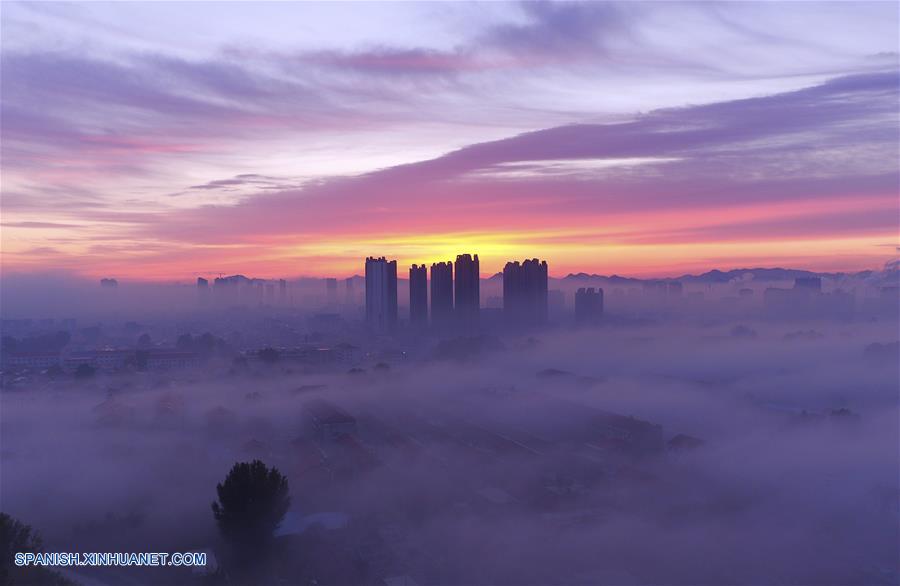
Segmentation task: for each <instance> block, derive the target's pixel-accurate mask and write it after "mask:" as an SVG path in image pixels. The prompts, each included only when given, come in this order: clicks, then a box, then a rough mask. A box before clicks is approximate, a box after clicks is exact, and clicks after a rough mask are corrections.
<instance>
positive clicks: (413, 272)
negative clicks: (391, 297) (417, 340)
mask: <svg viewBox="0 0 900 586" xmlns="http://www.w3.org/2000/svg"><path fill="white" fill-rule="evenodd" d="M409 321H410V323H412V324H416V325H420V326H421V325H425V324H427V323H428V269H427V268H426V267H425V265H413V266H411V267H409Z"/></svg>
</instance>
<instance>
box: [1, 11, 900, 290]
mask: <svg viewBox="0 0 900 586" xmlns="http://www.w3.org/2000/svg"><path fill="white" fill-rule="evenodd" d="M211 11H215V13H216V18H215V19H210V18H209V14H210V13H211ZM361 16H362V17H361ZM212 21H215V22H214V23H213V22H212ZM347 22H352V23H353V26H344V24H346V23H347ZM671 22H679V23H680V24H679V30H678V31H677V32H676V31H673V30H672V28H671V26H670V23H671ZM2 26H3V31H2V32H3V35H2V37H3V41H2V43H3V45H2V47H3V70H4V78H5V79H4V81H5V82H6V83H5V84H4V90H3V95H2V109H3V119H4V125H3V160H4V163H3V164H4V174H3V175H4V177H3V186H2V187H3V190H2V191H3V222H2V224H3V225H2V228H3V230H2V235H0V236H2V246H0V249H2V250H0V259H2V265H3V272H4V275H6V276H8V275H22V274H26V275H28V274H46V273H65V274H72V275H77V276H83V277H86V278H91V279H94V278H101V277H115V278H118V279H121V280H130V281H136V280H141V281H143V280H147V281H171V280H180V281H185V282H187V281H191V280H192V279H193V278H194V277H196V276H198V275H207V276H209V275H215V274H219V273H223V274H236V273H242V272H248V271H250V272H252V273H253V274H254V275H255V276H260V277H265V278H282V277H294V276H311V277H326V276H343V277H345V276H348V275H353V274H358V269H357V264H358V259H359V258H363V257H365V256H367V255H371V254H377V255H379V256H381V255H385V256H389V257H390V258H393V259H397V260H398V261H399V264H400V265H401V266H404V267H406V266H409V265H412V264H425V265H427V266H430V265H432V264H433V263H435V262H439V261H446V260H451V259H453V258H455V255H456V254H457V252H458V251H467V250H468V251H473V252H477V253H478V254H479V258H480V262H481V269H482V273H481V274H482V275H483V276H484V275H491V274H495V273H497V272H500V271H501V270H502V269H503V266H504V263H505V262H506V261H507V260H508V259H511V258H519V259H521V258H531V257H533V256H535V255H537V256H540V258H546V259H548V260H549V261H550V264H551V265H552V267H553V273H552V275H553V276H562V275H565V274H568V273H577V272H582V271H583V272H588V273H603V274H614V273H615V274H621V275H629V276H638V277H646V276H654V277H673V276H679V275H682V274H686V273H698V272H703V271H706V270H709V269H721V270H728V269H735V268H747V267H773V266H781V267H785V268H794V269H808V270H815V271H829V272H832V271H848V272H852V271H858V270H864V269H880V268H882V267H883V266H884V265H885V263H887V262H889V261H891V260H893V259H895V258H896V256H897V228H898V220H897V218H898V203H897V196H898V178H900V171H898V163H897V160H898V155H900V152H898V145H897V140H896V132H893V131H892V130H891V129H892V127H894V126H895V125H896V122H897V109H896V104H897V98H898V74H897V66H898V53H897V51H896V47H897V32H896V31H897V27H898V8H897V6H896V5H895V4H892V3H856V4H852V5H851V4H840V3H827V4H819V3H808V4H807V3H747V4H715V3H704V4H685V3H666V4H658V3H624V4H616V3H612V4H601V3H590V4H542V3H525V4H512V3H491V4H457V3H440V4H437V3H435V4H424V3H423V4H419V3H410V4H400V5H398V4H392V5H374V4H373V5H362V6H357V5H353V6H350V5H344V4H334V5H322V4H279V5H271V6H270V5H266V6H264V7H262V8H260V7H258V6H253V7H250V6H249V5H245V4H241V3H225V4H216V5H211V4H197V5H182V4H179V5H177V6H176V5H166V4H163V3H148V4H129V5H127V7H122V6H118V5H114V4H99V3H97V4H87V3H82V4H34V3H15V2H13V3H5V4H4V18H3V21H2ZM187 31H191V33H192V34H185V33H186V32H187ZM860 31H865V34H860ZM251 269H252V271H251Z"/></svg>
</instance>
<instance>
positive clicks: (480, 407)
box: [0, 256, 900, 585]
mask: <svg viewBox="0 0 900 586" xmlns="http://www.w3.org/2000/svg"><path fill="white" fill-rule="evenodd" d="M473 262H474V256H472V257H470V258H469V259H465V260H463V266H466V267H472V266H473V265H472V264H471V263H473ZM467 263H469V264H467ZM360 264H361V267H360V268H361V270H362V269H364V270H365V276H362V275H360V276H356V277H351V278H347V279H345V280H344V281H343V286H341V282H340V281H335V283H337V285H336V286H332V285H330V283H331V282H332V281H326V280H322V279H311V280H307V281H301V280H292V279H285V280H279V279H266V280H263V279H254V278H252V277H243V276H234V277H219V278H217V279H212V286H209V284H208V283H207V285H206V286H204V284H203V281H204V280H206V279H202V280H198V281H197V282H196V283H191V284H189V285H185V286H184V287H183V288H179V287H176V286H168V287H160V288H157V289H148V290H141V288H140V287H138V286H136V285H133V284H130V283H128V282H127V281H120V283H119V286H118V287H117V288H116V289H115V290H114V291H111V290H110V291H107V290H102V291H100V292H98V287H97V285H96V282H94V283H91V284H86V285H85V287H86V288H85V289H84V291H86V292H93V293H92V294H93V295H99V294H106V293H111V294H114V295H115V296H116V297H109V296H107V297H104V299H103V301H104V304H105V306H97V307H91V306H90V304H88V303H84V304H83V305H82V306H81V311H80V312H77V311H71V309H66V308H65V307H63V306H59V307H56V306H52V305H44V306H42V308H43V310H42V311H40V312H37V311H34V305H33V304H32V305H29V304H28V303H29V302H30V301H31V302H32V303H33V299H34V295H29V296H24V297H22V300H21V301H16V302H15V303H13V304H11V305H10V304H7V305H5V307H4V311H7V312H9V313H7V314H6V315H7V316H8V317H5V318H4V322H3V325H4V328H3V329H4V332H3V333H4V337H3V344H2V351H3V359H4V361H3V371H2V385H3V387H2V392H0V401H2V410H0V417H2V423H3V425H2V429H0V433H2V438H0V439H2V447H3V450H2V466H3V475H2V478H0V488H2V494H3V507H4V511H8V512H9V513H10V514H13V515H14V516H15V517H17V518H20V519H22V520H24V521H26V522H28V523H29V524H31V525H33V526H34V527H35V528H36V529H38V530H40V532H41V533H42V534H43V535H44V538H45V540H46V543H47V547H48V549H50V550H66V551H68V550H72V549H79V548H80V549H84V550H85V551H88V550H90V551H94V550H100V551H105V550H107V549H111V550H114V551H115V550H119V549H123V548H124V549H127V550H135V551H143V550H156V549H163V550H172V551H176V550H198V551H199V550H203V551H209V552H212V553H215V552H217V551H218V552H219V553H220V554H221V550H220V543H219V541H218V539H219V538H218V535H217V533H216V531H215V526H214V524H213V521H212V517H211V515H210V513H209V502H210V500H211V499H212V498H214V494H215V485H216V483H217V482H221V480H222V478H223V476H224V474H225V473H226V472H227V470H228V469H229V468H230V466H231V465H232V464H233V463H234V462H236V461H248V460H250V459H253V458H259V459H262V460H263V461H265V462H266V463H267V464H269V465H274V466H276V467H278V468H279V469H280V470H282V471H283V472H284V473H285V474H286V475H287V477H288V479H289V482H290V487H291V496H292V499H293V503H294V504H293V507H292V509H291V511H290V513H289V515H288V517H287V518H286V519H285V521H284V522H283V524H282V526H281V529H280V530H279V535H280V537H279V538H278V539H279V544H280V546H279V547H281V548H283V549H282V550H280V551H283V552H284V553H283V554H282V557H281V558H280V560H281V561H280V562H279V569H278V573H279V574H278V575H279V576H280V578H281V579H283V580H285V581H287V582H290V583H308V582H310V581H312V580H316V581H318V582H319V583H340V584H371V583H388V584H393V583H404V582H405V583H410V584H411V583H415V584H422V585H424V584H447V583H454V584H459V583H465V584H534V585H543V584H550V583H567V584H568V583H590V584H722V583H730V584H747V585H756V584H769V583H781V582H785V583H803V584H847V583H853V584H892V583H895V582H896V580H897V578H898V575H897V573H896V568H897V564H896V561H897V548H896V547H895V546H896V543H897V539H898V526H900V525H898V521H900V517H898V510H900V507H898V503H900V501H898V498H900V487H898V483H897V478H898V467H897V453H896V449H897V448H896V446H897V445H898V443H897V442H898V433H897V428H898V426H897V420H898V415H900V410H898V399H897V392H896V391H897V380H898V375H900V372H898V369H900V366H898V362H900V361H898V353H900V347H898V341H897V327H898V322H897V312H896V310H895V306H892V305H891V304H890V303H888V302H887V301H889V300H894V301H896V295H893V296H892V292H894V291H896V289H895V288H894V287H896V285H895V283H896V279H897V272H896V270H895V268H894V267H890V266H889V267H885V269H884V270H882V271H876V272H868V273H865V274H858V275H829V274H810V273H806V272H790V271H781V272H778V271H770V270H762V269H753V270H747V271H743V272H741V271H737V272H735V273H733V274H725V273H718V272H710V273H706V274H704V275H686V276H684V277H681V278H679V279H668V280H667V279H651V280H640V279H631V278H625V277H616V276H598V275H585V274H574V275H567V276H564V277H553V276H552V275H550V274H548V272H549V270H548V269H552V264H550V263H546V262H544V261H532V260H526V261H525V262H524V263H523V262H521V261H519V262H518V263H517V262H516V261H510V263H509V264H508V265H506V268H507V270H506V271H504V273H501V274H497V275H480V279H479V284H478V287H477V289H476V290H477V291H478V293H479V298H478V304H479V308H480V310H481V311H480V317H479V319H478V322H477V324H472V323H471V322H465V321H463V322H462V323H461V322H459V321H458V320H465V316H466V314H462V316H460V314H457V313H456V309H455V306H456V304H455V303H454V302H455V298H454V297H455V295H454V294H455V290H456V286H455V285H456V283H455V279H454V276H455V275H454V271H453V266H452V264H451V263H440V264H438V263H436V264H435V265H433V266H432V267H431V270H430V279H425V278H424V277H425V276H426V275H425V270H424V266H423V265H416V266H415V268H411V269H410V271H409V273H408V274H409V275H410V277H411V278H410V279H400V278H398V271H397V262H396V261H394V260H392V259H389V258H386V257H385V258H382V257H370V258H368V259H366V260H365V262H364V263H362V262H361V263H360ZM525 267H531V269H532V270H533V271H534V272H532V273H531V275H532V279H531V280H529V279H528V278H525V277H524V275H525V274H526V269H525ZM471 270H472V269H471V268H464V269H463V271H464V273H466V271H471ZM406 272H407V271H403V273H406ZM403 273H400V274H403ZM458 274H459V273H458V270H457V271H456V275H458ZM281 283H284V285H281ZM267 285H271V286H272V290H273V293H272V294H271V295H270V294H268V293H267V291H268V287H267ZM70 287H71V294H72V295H76V296H77V295H79V294H80V293H79V291H80V290H79V289H77V288H75V287H74V285H70ZM58 288H59V287H58ZM335 288H337V299H336V300H335V294H334V289H335ZM462 288H463V290H464V291H466V292H465V293H464V295H467V296H468V299H469V301H470V302H471V301H473V299H472V290H473V287H470V286H469V284H468V283H465V282H464V285H463V287H462ZM550 290H552V291H555V292H557V294H558V297H559V298H560V299H561V305H560V309H559V313H552V312H550V311H546V310H545V308H548V307H550V302H549V298H550V293H549V291H550ZM771 290H783V291H789V292H790V293H788V294H787V295H788V297H787V298H786V300H779V301H777V302H776V305H774V306H773V305H772V302H771V301H770V300H768V297H769V296H771V295H772V294H771V293H767V291H771ZM7 291H9V289H7ZM356 291H365V296H364V297H363V296H359V297H356V296H355V292H356ZM601 291H602V293H601ZM747 291H750V293H749V294H748V293H747ZM838 291H840V292H841V294H845V295H849V296H850V297H851V298H852V304H850V305H849V312H848V310H847V309H848V308H847V307H844V306H840V305H835V304H833V303H832V300H833V299H834V298H833V297H832V296H833V295H834V294H835V293H836V292H838ZM341 293H343V295H342V294H341ZM448 293H449V295H448ZM436 295H437V297H436ZM776 295H777V294H776ZM11 298H12V299H15V295H13V296H12V297H11ZM76 298H77V297H76ZM490 298H493V299H495V300H498V301H499V304H498V303H497V301H492V302H490V303H489V302H488V299H490ZM161 299H165V300H166V303H165V306H164V307H163V304H162V303H160V305H159V306H155V305H154V303H156V302H157V301H158V300H161ZM435 299H437V300H438V301H437V303H436V302H435ZM173 301H174V303H173ZM423 301H424V302H425V305H426V306H427V310H425V311H427V313H424V311H423V303H422V302H423ZM508 303H509V304H508ZM779 303H787V304H788V305H787V306H783V305H779ZM790 304H796V305H790ZM173 307H174V308H175V310H174V311H173V310H172V308H173ZM414 307H415V311H414ZM436 307H437V308H438V309H436ZM25 308H30V309H28V312H29V313H30V314H31V315H32V316H33V317H26V316H25V315H23V314H24V311H25ZM785 308H787V310H788V312H787V313H785ZM507 309H508V310H509V311H507ZM801 310H802V311H801ZM545 311H546V313H545ZM16 312H21V313H16ZM62 312H65V313H63V315H65V314H69V315H71V317H65V318H61V317H40V316H42V315H44V316H45V315H48V314H50V315H52V314H53V313H57V315H59V314H60V313H62ZM492 312H494V313H492ZM423 315H427V318H428V319H427V321H426V322H425V323H424V324H423V323H422V321H421V320H422V318H423ZM469 315H471V314H469ZM517 315H518V316H521V317H522V322H521V323H513V324H512V326H511V325H510V321H509V320H510V319H515V317H514V316H517ZM537 318H539V319H537ZM111 471H114V473H111ZM823 527H827V528H828V530H827V531H824V530H823V529H822V528H823ZM152 570H154V569H150V568H144V569H134V568H127V569H126V568H118V569H103V568H96V569H83V570H82V569H79V570H77V571H70V572H69V574H68V575H70V577H73V578H75V579H78V578H83V579H84V580H85V581H90V583H101V584H105V583H108V584H118V583H122V582H123V581H130V582H133V583H142V584H143V583H146V584H155V583H159V580H160V576H163V575H164V576H165V578H164V581H165V582H167V583H170V582H183V583H194V582H196V581H198V580H201V579H202V578H200V577H198V576H194V575H193V574H191V573H190V572H189V571H183V572H181V573H179V572H176V571H171V572H170V571H166V570H161V571H162V572H164V574H160V573H156V574H154V573H153V571H152Z"/></svg>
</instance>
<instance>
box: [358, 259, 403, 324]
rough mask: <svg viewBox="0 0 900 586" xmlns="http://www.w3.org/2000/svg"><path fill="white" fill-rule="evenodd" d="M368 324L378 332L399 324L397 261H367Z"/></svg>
mask: <svg viewBox="0 0 900 586" xmlns="http://www.w3.org/2000/svg"><path fill="white" fill-rule="evenodd" d="M366 322H367V323H368V324H369V326H370V327H371V328H373V329H375V330H377V331H387V330H390V329H392V328H393V327H394V326H395V325H396V324H397V261H395V260H390V261H389V260H387V259H385V258H384V257H383V256H382V257H380V258H374V257H368V258H367V259H366Z"/></svg>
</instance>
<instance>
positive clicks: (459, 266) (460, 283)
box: [454, 254, 481, 324]
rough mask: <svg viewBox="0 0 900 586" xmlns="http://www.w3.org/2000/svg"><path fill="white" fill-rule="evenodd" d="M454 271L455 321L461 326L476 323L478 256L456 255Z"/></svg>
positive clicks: (478, 282) (479, 291)
mask: <svg viewBox="0 0 900 586" xmlns="http://www.w3.org/2000/svg"><path fill="white" fill-rule="evenodd" d="M455 270H456V281H455V282H454V294H455V298H454V304H455V312H456V319H457V321H458V322H459V323H461V324H472V323H476V322H477V321H478V314H479V311H480V309H481V272H480V270H479V266H478V255H477V254H476V255H474V256H472V255H470V254H460V255H458V256H457V257H456V267H455Z"/></svg>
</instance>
